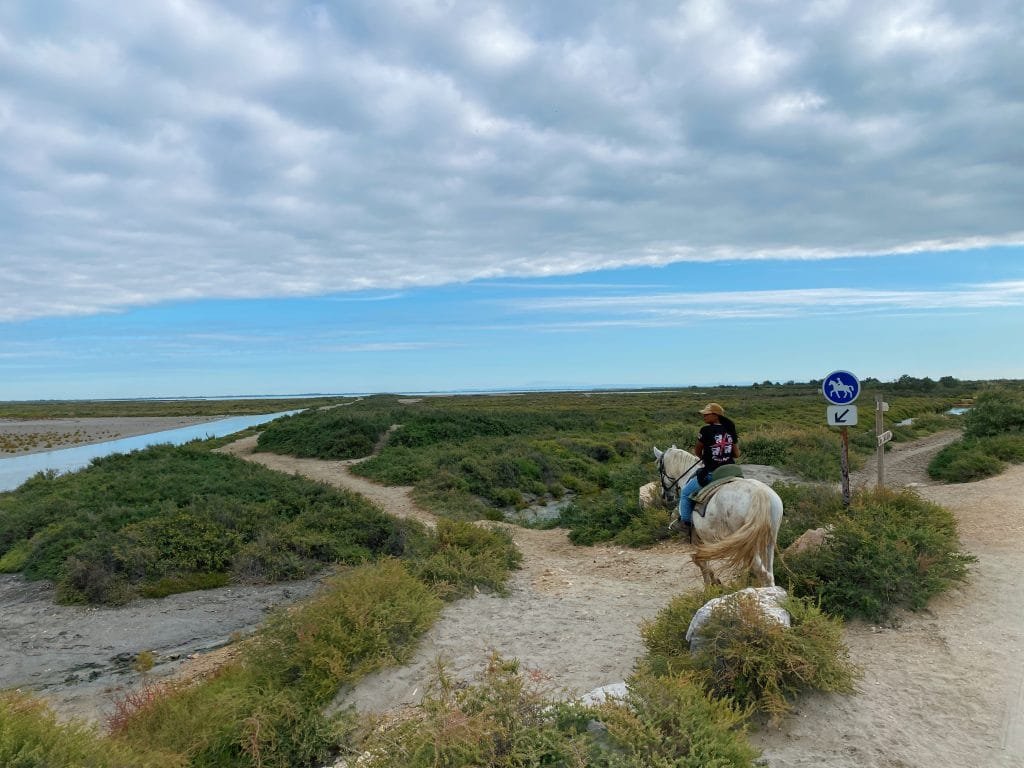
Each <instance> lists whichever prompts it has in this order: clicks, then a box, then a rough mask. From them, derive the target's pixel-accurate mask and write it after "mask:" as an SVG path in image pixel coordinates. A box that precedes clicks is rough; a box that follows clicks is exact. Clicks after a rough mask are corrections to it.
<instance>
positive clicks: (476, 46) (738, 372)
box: [0, 0, 1024, 399]
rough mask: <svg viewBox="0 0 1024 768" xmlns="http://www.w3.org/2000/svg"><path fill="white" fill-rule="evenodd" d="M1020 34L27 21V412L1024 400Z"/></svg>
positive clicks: (406, 2) (519, 11)
mask: <svg viewBox="0 0 1024 768" xmlns="http://www.w3.org/2000/svg"><path fill="white" fill-rule="evenodd" d="M1022 40H1024V12H1022V9H1021V5H1020V2H1019V0H1002V1H1001V0H986V2H984V3H978V2H968V1H967V0H934V1H933V2H926V1H921V0H899V1H898V2H881V1H874V0H793V1H791V2H790V1H788V0H745V1H743V0H721V1H716V0H694V1H692V2H690V1H685V0H684V1H683V2H658V1H657V0H651V1H650V2H644V3H630V2H600V1H599V0H561V1H560V2H551V0H533V1H530V0H520V2H504V3H503V2H485V1H483V0H481V1H480V2H462V1H460V0H373V2H370V1H369V0H366V1H365V2H364V1H363V0H344V1H342V0H337V1H336V2H301V1H299V0H295V1H294V2H282V1H281V0H220V1H219V2H214V1H213V0H204V1H203V2H199V1H193V0H161V1H158V0H133V2H131V3H124V2H109V1H105V0H79V1H78V2H60V1H59V0H9V1H8V2H4V3H2V4H0V272H2V274H0V276H2V279H0V399H27V398H59V397H124V396H174V395H222V394H245V393H296V392H314V391H315V392H365V391H381V390H388V391H422V390H449V389H462V388H519V387H568V386H572V387H579V386H583V387H586V386H594V387H605V386H649V385H657V386H664V385H686V384H714V383H749V382H752V381H761V380H764V379H772V380H788V379H796V380H807V379H810V378H820V377H821V376H823V375H824V374H826V373H828V372H829V371H830V370H832V369H834V368H837V367H839V368H847V369H850V370H854V371H855V372H856V373H858V374H860V375H862V376H877V377H879V378H883V379H885V378H893V377H896V376H899V375H900V374H902V373H910V374H912V375H918V376H924V375H929V376H932V377H936V378H937V377H939V376H942V375H947V374H949V375H955V376H960V377H964V378H993V377H1013V378H1024V342H1022V341H1021V338H1022V334H1024V216H1022V212H1024V138H1022V136H1024V134H1022V128H1021V126H1024V45H1022Z"/></svg>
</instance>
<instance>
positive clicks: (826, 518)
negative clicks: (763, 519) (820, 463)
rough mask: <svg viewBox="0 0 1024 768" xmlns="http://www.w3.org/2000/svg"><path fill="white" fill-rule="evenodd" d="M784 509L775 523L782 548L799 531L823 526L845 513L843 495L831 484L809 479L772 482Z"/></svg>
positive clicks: (793, 539)
mask: <svg viewBox="0 0 1024 768" xmlns="http://www.w3.org/2000/svg"><path fill="white" fill-rule="evenodd" d="M772 488H773V489H774V490H775V492H776V493H778V494H779V498H780V499H782V508H783V510H784V513H783V516H782V523H781V524H780V525H779V536H778V545H779V549H785V548H786V547H788V546H789V545H790V544H792V543H793V542H794V541H795V540H796V539H797V538H798V537H799V536H800V535H801V534H802V533H804V532H805V531H808V530H812V529H814V528H824V527H825V526H828V525H831V524H832V522H833V521H834V520H836V519H837V518H839V517H840V516H841V515H843V514H844V513H845V511H846V510H845V508H844V507H843V497H842V496H841V495H840V494H839V493H837V492H836V491H835V489H834V488H832V486H829V485H821V484H809V483H774V484H773V485H772Z"/></svg>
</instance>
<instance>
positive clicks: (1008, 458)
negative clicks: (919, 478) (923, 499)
mask: <svg viewBox="0 0 1024 768" xmlns="http://www.w3.org/2000/svg"><path fill="white" fill-rule="evenodd" d="M963 418H964V435H963V438H962V439H960V440H958V441H957V442H955V443H951V444H950V445H947V446H946V447H945V448H943V449H942V450H941V451H940V452H939V453H938V454H937V455H936V456H935V458H933V459H932V461H931V463H930V464H929V465H928V475H929V476H930V477H932V478H934V479H936V480H944V481H946V482H947V483H967V482H971V481H972V480H981V479H983V478H986V477H993V476H995V475H998V474H999V473H1000V472H1002V471H1003V470H1004V469H1005V468H1006V465H1007V464H1019V463H1021V462H1024V394H1021V393H1019V392H1011V391H1009V390H991V391H988V392H982V393H981V394H979V395H978V397H977V399H976V400H975V402H974V405H973V407H972V408H971V409H970V410H969V411H967V413H966V414H965V415H964V417H963Z"/></svg>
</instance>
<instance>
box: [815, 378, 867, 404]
mask: <svg viewBox="0 0 1024 768" xmlns="http://www.w3.org/2000/svg"><path fill="white" fill-rule="evenodd" d="M821 393H822V394H823V395H825V399H826V400H828V401H829V402H830V403H832V404H834V405H849V404H850V403H852V402H853V401H854V400H856V399H857V395H859V394H860V382H859V381H858V380H857V377H856V376H854V375H853V374H852V373H850V372H849V371H832V373H830V374H829V375H828V376H826V377H825V378H824V379H822V380H821Z"/></svg>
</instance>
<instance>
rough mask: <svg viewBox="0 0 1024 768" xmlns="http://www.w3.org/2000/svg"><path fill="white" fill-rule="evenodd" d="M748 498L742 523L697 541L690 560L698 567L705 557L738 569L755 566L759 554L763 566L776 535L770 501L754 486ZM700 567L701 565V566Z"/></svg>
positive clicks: (747, 568) (742, 569)
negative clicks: (713, 538)
mask: <svg viewBox="0 0 1024 768" xmlns="http://www.w3.org/2000/svg"><path fill="white" fill-rule="evenodd" d="M753 491H754V493H753V496H752V498H751V500H750V510H749V512H748V514H747V519H746V520H744V521H743V525H741V526H740V527H739V528H737V529H736V530H735V531H733V532H732V533H730V534H729V535H728V536H726V537H725V538H724V539H720V540H719V541H714V542H710V543H708V544H704V543H701V544H698V545H697V550H696V551H695V552H694V553H693V562H695V563H696V564H697V566H698V567H701V563H706V562H707V561H708V560H724V561H725V562H726V563H727V564H728V565H729V567H730V568H732V569H734V570H737V571H746V570H753V569H754V562H755V560H756V559H757V558H758V557H759V556H760V557H761V558H762V561H763V563H764V564H765V565H767V564H768V563H769V562H771V561H770V560H768V559H766V557H767V554H770V553H771V551H772V548H773V547H774V546H775V535H774V532H773V531H772V500H771V495H770V493H769V491H768V490H767V489H765V488H762V487H760V486H755V487H754V489H753ZM701 570H703V567H701Z"/></svg>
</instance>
